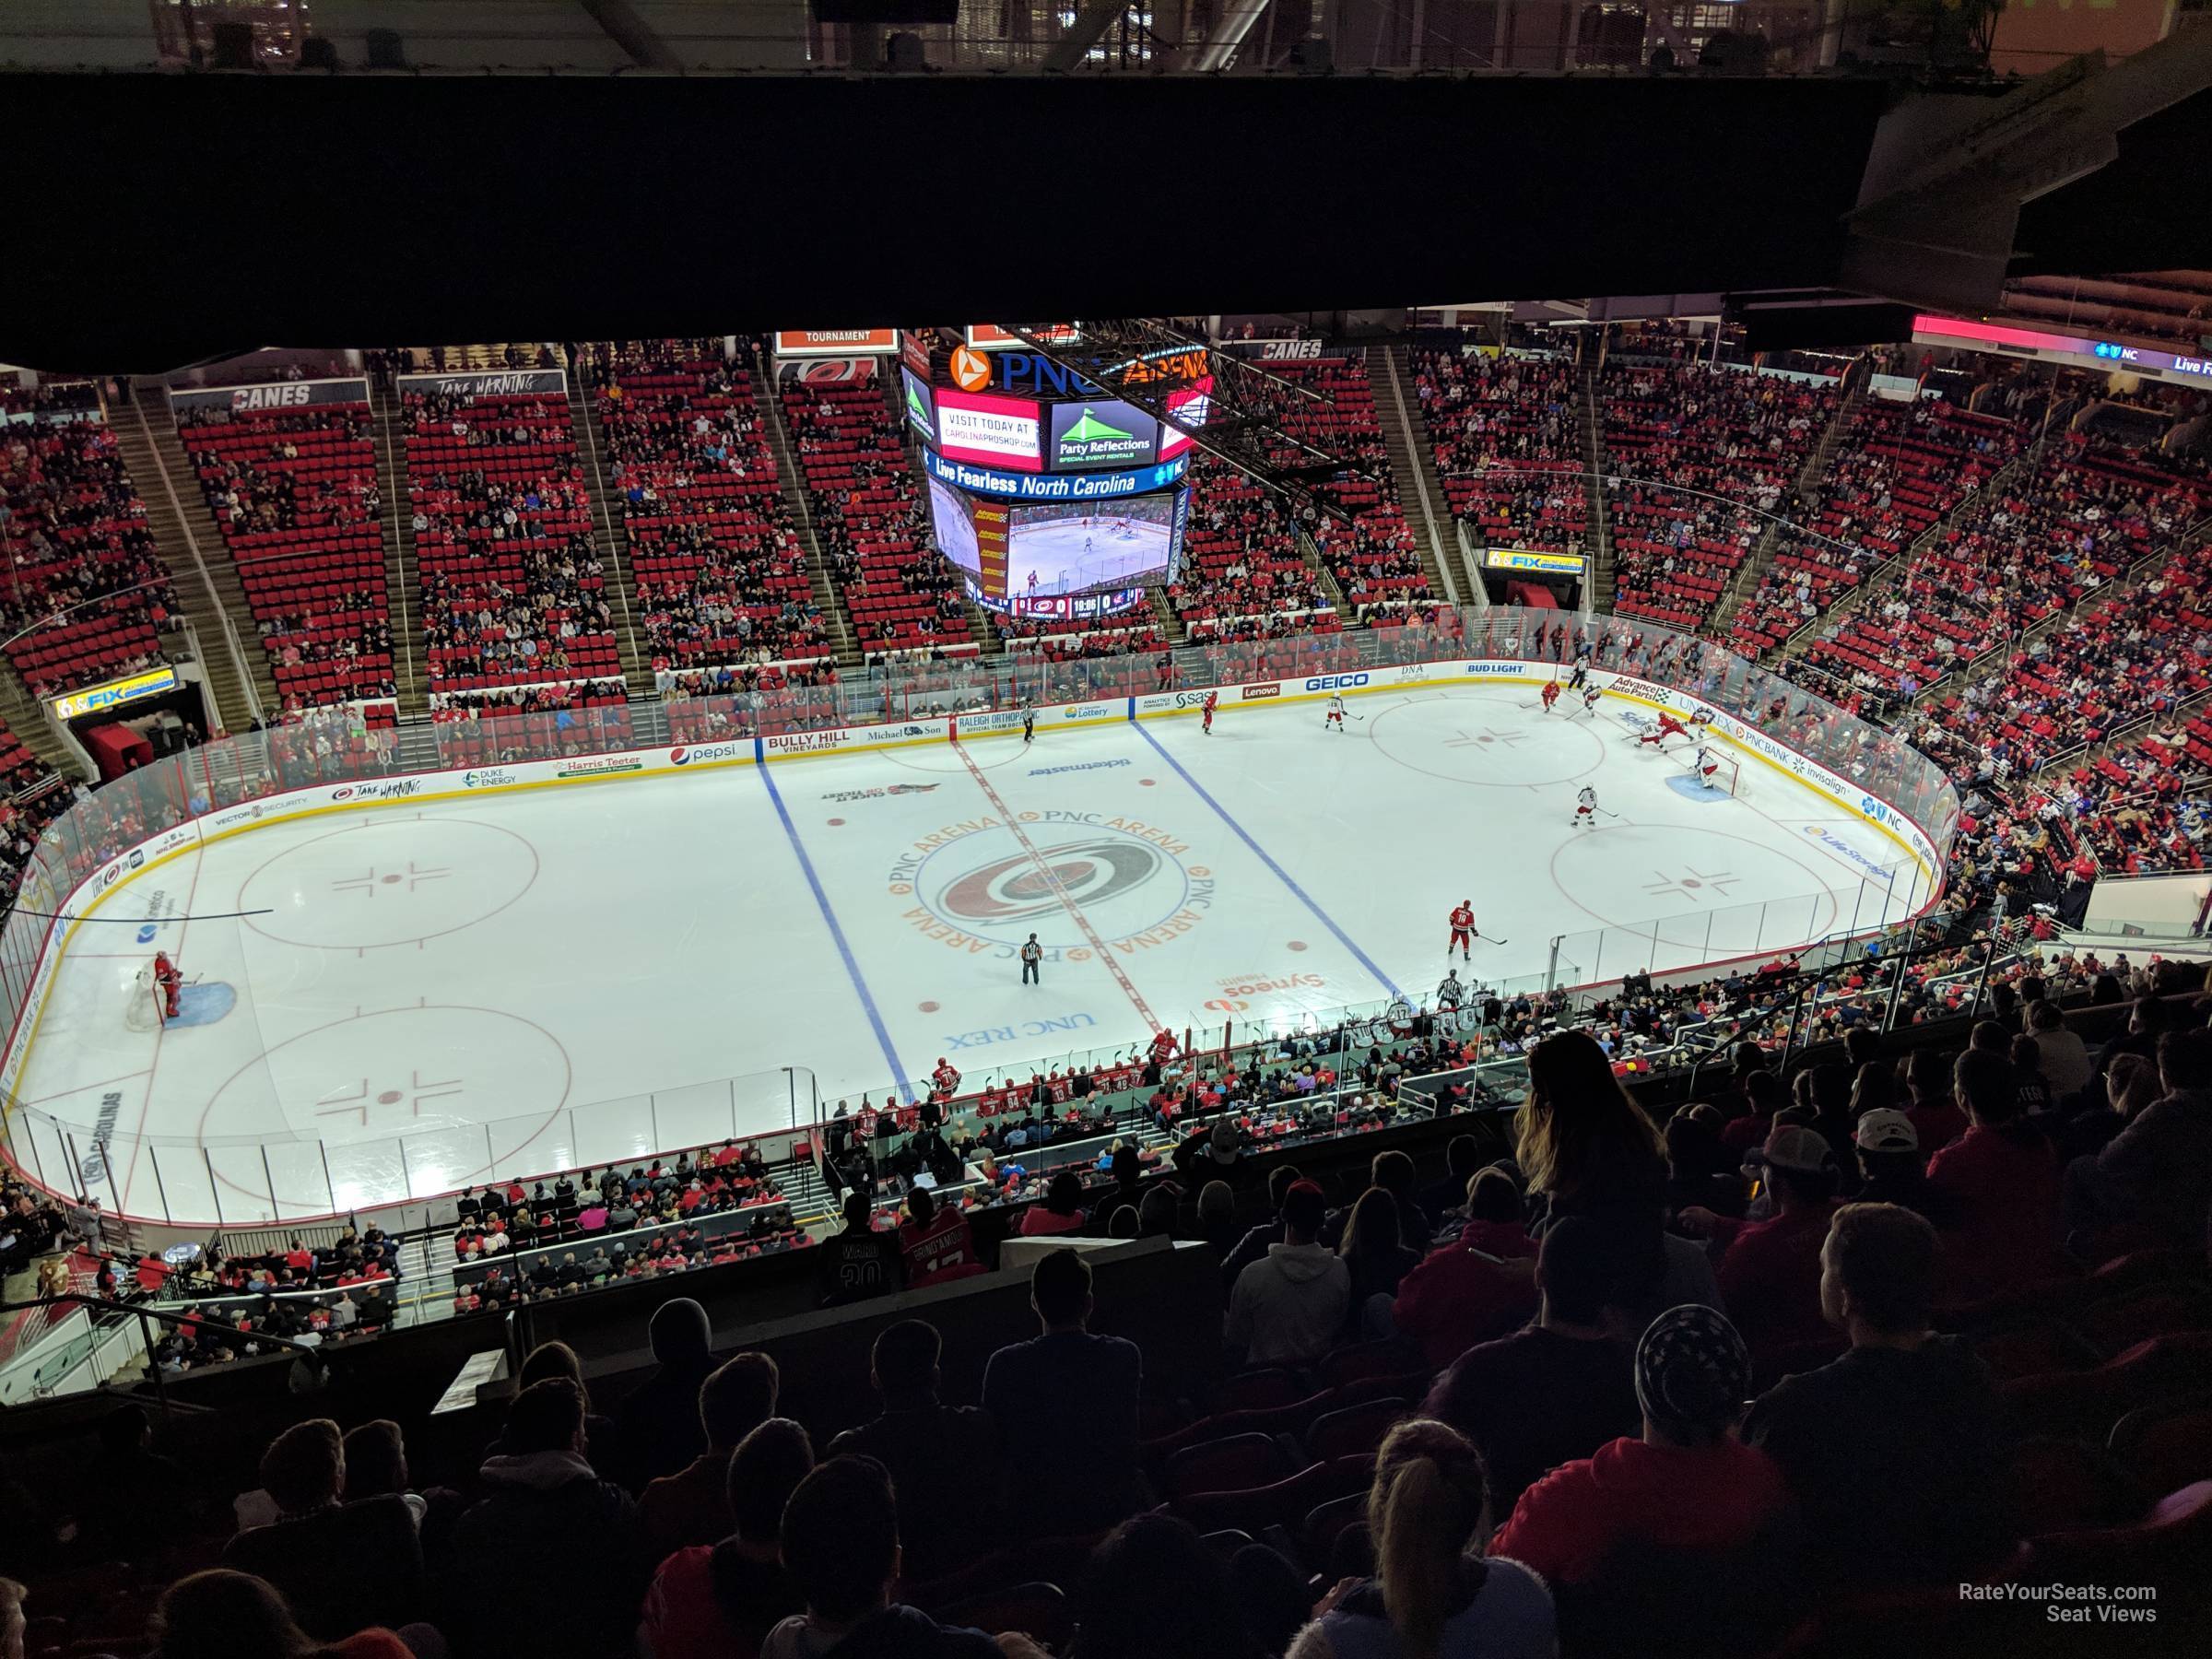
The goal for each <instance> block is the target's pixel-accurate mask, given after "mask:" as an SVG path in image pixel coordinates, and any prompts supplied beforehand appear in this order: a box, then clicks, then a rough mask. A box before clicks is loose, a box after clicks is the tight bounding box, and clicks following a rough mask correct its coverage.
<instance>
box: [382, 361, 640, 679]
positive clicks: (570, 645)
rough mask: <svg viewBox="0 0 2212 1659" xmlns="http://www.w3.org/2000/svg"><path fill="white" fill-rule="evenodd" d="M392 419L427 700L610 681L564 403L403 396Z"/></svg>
mask: <svg viewBox="0 0 2212 1659" xmlns="http://www.w3.org/2000/svg"><path fill="white" fill-rule="evenodd" d="M401 414H402V419H401V423H400V424H401V428H402V429H403V430H404V431H405V432H406V467H407V488H408V505H409V509H410V512H411V514H412V518H411V523H412V526H413V530H414V536H415V559H416V565H417V568H418V571H419V572H420V580H421V583H422V606H423V640H424V644H425V651H424V660H425V663H426V665H427V667H428V670H429V681H430V688H431V694H432V699H433V702H434V704H436V703H441V702H442V700H443V698H444V697H445V695H446V694H448V693H451V692H455V691H481V690H485V689H488V688H498V687H502V686H522V685H541V684H553V683H559V682H562V681H575V680H588V679H591V678H594V677H617V676H618V675H619V674H620V672H621V666H620V659H619V654H618V651H617V648H616V643H615V619H614V611H613V609H612V607H611V606H609V604H608V599H607V594H606V571H605V567H604V565H603V563H602V561H601V559H600V557H599V552H598V548H597V547H596V546H595V544H594V540H593V531H592V503H591V496H590V492H589V490H588V489H587V488H586V486H585V484H584V476H583V466H582V461H581V459H580V458H579V456H578V454H577V451H576V438H575V430H574V426H573V423H572V421H571V417H570V410H569V406H568V402H567V400H566V399H565V398H564V397H563V396H562V395H561V394H559V393H558V392H545V393H508V394H490V395H484V396H477V395H474V394H467V393H463V392H453V391H430V392H417V391H410V392H408V393H407V394H406V396H405V398H404V400H403V406H402V411H401Z"/></svg>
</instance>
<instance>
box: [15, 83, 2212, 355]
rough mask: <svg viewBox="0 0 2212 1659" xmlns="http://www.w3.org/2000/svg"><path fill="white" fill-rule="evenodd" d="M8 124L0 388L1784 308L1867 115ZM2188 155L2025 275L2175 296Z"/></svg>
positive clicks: (1758, 96) (402, 104) (1682, 86)
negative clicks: (1170, 323) (2137, 281)
mask: <svg viewBox="0 0 2212 1659" xmlns="http://www.w3.org/2000/svg"><path fill="white" fill-rule="evenodd" d="M2145 55H2148V54H2145ZM2141 61H2142V59H2141V58H2138V59H2136V60H2131V64H2132V63H2140V62H2141ZM0 100H5V103H6V107H7V108H8V110H9V111H10V113H11V117H12V120H13V124H14V125H15V128H16V130H17V131H18V132H23V133H38V134H42V135H45V136H44V139H43V141H42V142H41V143H40V144H38V145H37V147H36V149H35V155H36V161H35V164H34V165H33V166H32V167H31V169H30V175H31V176H28V177H27V178H26V179H25V180H24V181H23V189H22V194H20V195H19V197H18V210H17V213H16V215H15V216H14V223H13V227H12V231H11V236H10V245H9V248H8V252H7V255H6V259H5V260H4V261H0V360H5V361H10V362H16V363H22V364H27V365H30V366H34V367H39V368H43V369H49V370H56V371H67V370H87V371H105V370H127V371H160V370H168V369H171V368H175V367H178V366H180V365H182V364H185V363H189V362H194V361H197V360H201V359H206V358H210V357H216V356H221V355H228V354H230V353H234V352H237V351H240V350H242V349H249V348H252V347H260V346H267V345H373V344H399V343H419V342H431V341H447V342H458V341H466V340H477V339H576V338H607V337H618V338H639V337H648V336H657V335H705V334H722V333H728V332H733V331H739V332H742V331H750V330H754V329H766V328H772V327H850V326H856V325H861V324H885V323H891V322H897V321H899V320H901V319H905V318H912V317H917V316H928V317H950V318H963V317H972V318H976V319H978V320H988V319H991V318H994V317H1001V318H1003V317H1022V316H1039V315H1044V316H1066V315H1073V316H1100V317H1103V316H1133V315H1153V314H1191V313H1199V312H1220V311H1253V312H1266V311H1286V312H1296V311H1315V310H1318V311H1327V310H1336V309H1352V308H1360V307H1370V306H1373V307H1394V306H1403V305H1406V304H1414V303H1423V302H1427V301H1430V300H1435V299H1436V298H1437V297H1438V296H1440V295H1441V296H1449V295H1455V294H1457V295H1464V294H1467V293H1477V294H1482V295H1488V296H1526V297H1535V296H1543V295H1586V294H1621V293H1637V294H1663V293H1670V292H1684V291H1708V290H1722V291H1732V292H1733V291H1741V290H1746V289H1769V288H1806V289H1811V288H1819V287H1821V286H1823V285H1832V284H1835V283H1836V282H1837V281H1838V280H1839V277H1840V276H1841V274H1842V272H1843V269H1844V265H1845V261H1846V253H1847V245H1848V243H1849V239H1850V231H1849V229H1848V227H1847V223H1846V216H1847V215H1849V214H1851V213H1852V212H1853V209H1854V207H1855V206H1859V204H1860V202H1861V197H1862V190H1863V184H1864V182H1865V178H1866V177H1867V174H1868V169H1869V161H1870V157H1872V156H1873V155H1874V154H1875V152H1876V146H1877V133H1878V132H1879V130H1880V129H1881V127H1882V124H1883V122H1884V118H1885V115H1886V114H1889V113H1893V112H1894V108H1895V107H1896V97H1895V95H1894V94H1893V93H1892V91H1891V90H1890V89H1888V88H1885V87H1884V86H1882V85H1880V84H1877V83H1875V82H1871V81H1864V80H1845V79H1820V80H1803V81H1788V80H1695V81H1690V80H1681V79H1670V80H1665V81H1659V80H1646V79H1639V78H1626V77H1618V78H1617V77H1597V78H1581V77H1572V76H1570V77H1563V78H1560V77H1536V76H1511V77H1489V78H1476V77H1466V76H1420V77H1413V78H1406V77H1390V76H1330V77H1322V76H1290V77H1253V78H1244V79H1237V78H1229V79H1219V80H1206V79H1196V78H1171V77H1161V78H1150V79H1147V78H1134V77H1122V78H1118V79H1113V80H1082V79H1070V80H1053V79H1040V78H1033V77H962V76H927V77H919V76H865V77H836V78H814V79H805V80H800V79H780V78H775V77H763V76H747V77H742V78H701V77H696V76H694V77H671V76H653V75H649V74H641V75H636V76H620V77H549V76H548V77H500V76H472V77H466V78H462V77H441V76H340V77H333V78H325V77H322V76H304V75H293V76H254V75H171V76H99V77H79V76H46V75H24V76H0ZM1993 107H1994V106H1993ZM2154 129H2155V130H2154ZM2184 151H2186V152H2187V156H2189V157H2195V158H2202V157H2206V156H2212V100H2207V98H2206V96H2205V95H2202V94H2199V95H2197V96H2195V97H2193V98H2188V99H2186V100H2181V101H2178V102H2174V103H2170V104H2169V105H2168V106H2167V107H2166V108H2164V109H2163V111H2162V112H2160V113H2159V114H2158V115H2157V116H2156V117H2155V118H2153V119H2151V120H2147V121H2144V122H2142V123H2140V124H2138V125H2137V126H2136V127H2133V128H2131V129H2129V130H2127V131H2124V132H2122V133H2120V135H2119V140H2118V145H2117V152H2116V154H2115V155H2113V156H2111V157H2109V158H2107V159H2104V160H2103V161H2102V162H2101V163H2100V166H2099V167H2098V168H2097V170H2095V171H2093V172H2092V173H2091V174H2090V175H2089V176H2087V177H2084V178H2081V179H2079V180H2077V181H2076V182H2069V183H2065V184H2064V185H2063V186H2061V187H2059V188H2056V189H2053V190H2050V191H2049V192H2048V194H2043V195H2042V196H2041V199H2039V200H2036V201H2035V202H2034V203H2033V204H2032V205H2031V206H2030V209H2029V212H2028V215H2027V217H2025V218H2022V219H2021V222H2020V223H2021V229H2020V240H2019V246H2018V252H2019V253H2020V254H2022V255H2023V256H2024V257H2025V258H2026V259H2027V260H2029V261H2030V262H2033V263H2034V264H2035V265H2036V268H2043V269H2074V270H2089V269H2096V270H2112V269H2137V268H2155V267H2159V266H2169V265H2201V264H2204V263H2206V259H2207V257H2212V250H2208V249H2206V245H2205V239H2206V229H2205V227H2204V225H2203V223H2202V216H2201V215H2200V214H2197V213H2195V212H2194V210H2193V209H2192V207H2191V205H2190V204H2188V203H2186V202H2180V203H2177V202H2175V201H2174V199H2173V198H2174V192H2175V190H2176V181H2177V180H2178V179H2182V178H2185V177H2187V176H2190V173H2189V171H2188V170H2189V168H2190V167H2193V166H2194V167H2195V169H2196V171H2195V173H2194V176H2197V177H2202V176H2204V174H2205V170H2204V168H2203V167H2202V166H2201V164H2199V163H2197V162H2196V161H2194V160H2190V159H2187V158H2186V157H2184V155H2183V152H2184ZM2114 203H2124V204H2125V205H2126V206H2125V208H2124V210H2123V211H2120V212H2113V211H2112V207H2111V205H2112V204H2114ZM2184 243H2185V244H2188V245H2187V246H2186V247H2184V246H2183V244H2184ZM2080 262H2089V263H2080ZM1866 286H1867V285H1866V284H1865V280H1864V278H1863V277H1862V279H1861V281H1860V283H1859V285H1858V286H1857V288H1855V290H1854V291H1860V292H1864V291H1865V288H1866Z"/></svg>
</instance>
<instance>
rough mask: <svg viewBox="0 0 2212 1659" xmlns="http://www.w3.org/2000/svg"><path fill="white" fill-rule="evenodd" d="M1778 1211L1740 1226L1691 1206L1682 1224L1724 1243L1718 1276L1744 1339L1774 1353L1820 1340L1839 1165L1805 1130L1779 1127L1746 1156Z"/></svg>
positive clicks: (1820, 1138)
mask: <svg viewBox="0 0 2212 1659" xmlns="http://www.w3.org/2000/svg"><path fill="white" fill-rule="evenodd" d="M1744 1167H1745V1169H1746V1170H1747V1171H1750V1172H1751V1173H1752V1174H1753V1175H1754V1176H1756V1177H1757V1178H1759V1179H1760V1180H1763V1181H1764V1182H1766V1184H1767V1186H1768V1188H1769V1190H1770V1191H1771V1194H1772V1195H1773V1202H1774V1207H1773V1211H1772V1213H1771V1215H1769V1216H1768V1217H1767V1218H1766V1219H1764V1220H1761V1221H1735V1220H1732V1219H1730V1218H1727V1217H1724V1216H1716V1215H1714V1214H1713V1213H1712V1211H1711V1210H1707V1209H1702V1208H1699V1207H1696V1206H1692V1207H1690V1208H1688V1209H1685V1210H1684V1211H1682V1212H1681V1216H1680V1219H1681V1220H1682V1221H1683V1222H1684V1223H1685V1224H1686V1225H1687V1226H1688V1227H1689V1228H1690V1229H1691V1230H1694V1231H1701V1232H1703V1233H1704V1234H1705V1235H1706V1236H1707V1237H1709V1238H1714V1239H1720V1240H1723V1241H1725V1242H1726V1244H1727V1249H1726V1250H1725V1252H1724V1253H1723V1254H1722V1256H1721V1261H1720V1266H1719V1268H1718V1270H1717V1273H1716V1277H1718V1278H1719V1280H1720V1287H1721V1300H1722V1301H1723V1302H1724V1303H1725V1304H1726V1306H1727V1308H1728V1311H1729V1312H1730V1313H1731V1314H1732V1315H1733V1316H1734V1318H1735V1324H1736V1329H1737V1330H1738V1331H1739V1332H1741V1333H1742V1335H1743V1339H1744V1340H1745V1341H1746V1342H1747V1343H1749V1344H1750V1345H1751V1346H1752V1347H1755V1348H1762V1349H1771V1348H1774V1347H1783V1346H1786V1345H1787V1344H1790V1343H1793V1342H1802V1341H1806V1340H1808V1339H1811V1338H1815V1337H1818V1336H1819V1335H1822V1332H1823V1326H1822V1324H1821V1321H1820V1243H1821V1241H1822V1240H1824V1239H1826V1238H1827V1237H1828V1218H1829V1217H1830V1214H1832V1213H1833V1211H1834V1210H1835V1207H1836V1205H1835V1197H1834V1194H1835V1186H1836V1163H1835V1157H1834V1154H1833V1153H1832V1152H1831V1151H1830V1147H1829V1144H1828V1140H1827V1138H1826V1137H1825V1136H1824V1135H1821V1134H1820V1132H1819V1131H1818V1130H1817V1129H1813V1128H1808V1127H1807V1126H1806V1125H1805V1124H1776V1125H1775V1126H1774V1127H1773V1128H1772V1129H1771V1130H1769V1131H1768V1132H1767V1139H1766V1144H1765V1145H1764V1146H1761V1147H1754V1148H1752V1150H1750V1151H1749V1152H1747V1153H1746V1154H1745V1155H1744Z"/></svg>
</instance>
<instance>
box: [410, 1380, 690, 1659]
mask: <svg viewBox="0 0 2212 1659" xmlns="http://www.w3.org/2000/svg"><path fill="white" fill-rule="evenodd" d="M500 1444H501V1445H502V1446H503V1447H504V1448H505V1449H504V1450H503V1451H502V1452H500V1453H499V1454H497V1455H495V1456H493V1457H490V1458H488V1459H487V1460H486V1461H485V1464H484V1466H483V1468H482V1469H481V1470H480V1471H479V1476H480V1478H481V1479H482V1481H483V1483H484V1489H485V1494H486V1495H485V1497H484V1498H483V1499H482V1500H479V1501H478V1502H477V1503H475V1504H472V1505H471V1506H470V1507H469V1509H468V1511H467V1512H466V1513H465V1514H464V1515H463V1516H462V1517H461V1519H460V1520H459V1521H458V1522H457V1523H455V1524H454V1527H453V1547H452V1548H451V1550H450V1551H449V1552H448V1554H447V1562H446V1573H445V1583H444V1587H443V1588H444V1594H443V1596H442V1602H443V1606H444V1612H443V1614H442V1616H441V1618H439V1620H438V1623H439V1627H440V1628H441V1630H443V1631H444V1632H445V1634H446V1637H447V1640H448V1641H450V1642H451V1644H452V1647H453V1652H454V1653H497V1652H500V1651H501V1650H503V1649H505V1648H507V1647H509V1646H511V1645H512V1644H513V1642H514V1641H515V1638H516V1632H517V1631H528V1632H529V1637H528V1641H527V1644H526V1645H527V1646H528V1647H529V1650H530V1653H531V1659H621V1656H626V1655H628V1654H629V1652H630V1637H631V1632H632V1630H633V1628H634V1619H635V1617H636V1614H637V1609H638V1602H639V1598H640V1596H641V1594H643V1592H644V1588H645V1575H646V1570H647V1568H648V1567H649V1566H650V1565H651V1563H649V1562H647V1561H645V1560H644V1559H642V1555H641V1550H640V1547H639V1540H638V1512H637V1506H636V1505H635V1504H633V1503H632V1502H631V1501H630V1500H629V1494H628V1493H627V1492H625V1491H623V1490H622V1488H620V1487H618V1486H617V1485H615V1484H614V1482H612V1481H609V1480H602V1479H600V1478H599V1477H598V1475H597V1473H596V1472H594V1469H593V1468H592V1465H590V1464H589V1463H587V1462H585V1461H584V1456H583V1391H582V1389H580V1388H578V1387H577V1386H576V1384H575V1383H573V1382H570V1381H569V1380H568V1379H567V1378H565V1377H549V1378H547V1380H546V1381H544V1382H533V1383H532V1384H531V1385H530V1386H529V1387H528V1388H525V1389H524V1390H523V1392H522V1393H521V1394H517V1395H516V1396H515V1400H514V1404H513V1406H512V1407H510V1408H509V1410H508V1413H507V1429H506V1432H505V1434H504V1435H503V1436H502V1438H501V1440H500ZM547 1609H558V1610H559V1617H558V1618H547Z"/></svg>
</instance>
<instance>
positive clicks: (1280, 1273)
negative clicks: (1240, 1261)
mask: <svg viewBox="0 0 2212 1659" xmlns="http://www.w3.org/2000/svg"><path fill="white" fill-rule="evenodd" d="M1327 1218H1328V1204H1327V1201H1326V1200H1325V1199H1324V1197H1323V1196H1322V1192H1321V1188H1320V1187H1319V1186H1318V1185H1316V1184H1315V1183H1314V1182H1311V1181H1301V1182H1297V1183H1296V1184H1295V1185H1293V1186H1292V1187H1291V1189H1290V1191H1289V1192H1288V1194H1285V1196H1284V1198H1283V1241H1282V1242H1281V1243H1280V1244H1273V1245H1270V1246H1268V1249H1267V1253H1266V1255H1265V1257H1264V1258H1262V1259H1261V1260H1259V1261H1257V1262H1254V1263H1253V1265H1251V1266H1249V1267H1247V1268H1245V1269H1244V1271H1243V1272H1242V1273H1241V1274H1240V1275H1239V1276H1238V1277H1237V1283H1236V1288H1234V1289H1233V1290H1232V1291H1230V1298H1229V1322H1228V1324H1227V1326H1226V1328H1225V1333H1224V1334H1225V1335H1226V1337H1227V1340H1228V1344H1229V1350H1230V1355H1231V1356H1232V1357H1233V1358H1234V1359H1236V1361H1237V1362H1238V1363H1240V1364H1244V1365H1303V1364H1307V1363H1310V1362H1312V1360H1315V1359H1320V1358H1321V1356H1322V1355H1323V1354H1324V1353H1326V1352H1327V1351H1328V1350H1329V1348H1330V1347H1332V1346H1333V1345H1334V1344H1335V1341H1336V1338H1337V1336H1338V1335H1339V1333H1340V1332H1341V1331H1342V1329H1343V1327H1344V1322H1345V1315H1346V1312H1347V1310H1348V1309H1349V1307H1350V1305H1351V1273H1350V1271H1349V1269H1347V1267H1346V1266H1345V1265H1344V1263H1343V1262H1342V1261H1340V1260H1339V1259H1338V1258H1337V1257H1336V1256H1335V1254H1334V1253H1332V1252H1331V1251H1330V1250H1329V1249H1328V1247H1327V1246H1326V1245H1324V1244H1323V1243H1322V1242H1321V1241H1320V1235H1321V1228H1322V1223H1323V1222H1324V1220H1326V1219H1327Z"/></svg>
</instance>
